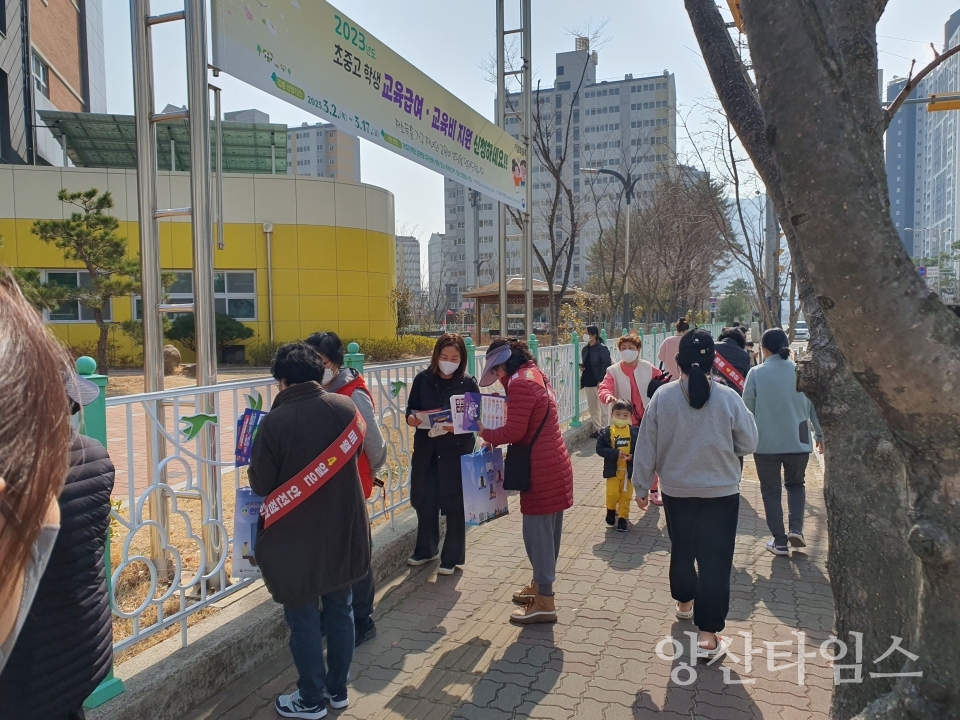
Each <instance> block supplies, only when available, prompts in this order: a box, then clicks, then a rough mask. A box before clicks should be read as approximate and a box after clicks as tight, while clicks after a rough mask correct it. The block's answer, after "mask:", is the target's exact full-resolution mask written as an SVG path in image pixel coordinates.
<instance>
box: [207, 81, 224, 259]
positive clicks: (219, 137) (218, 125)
mask: <svg viewBox="0 0 960 720" xmlns="http://www.w3.org/2000/svg"><path fill="white" fill-rule="evenodd" d="M210 88H211V89H212V90H213V114H214V116H215V119H214V133H215V135H216V137H215V138H214V145H215V147H216V149H217V184H216V187H215V193H216V202H215V205H216V212H217V250H223V248H224V242H223V113H222V112H221V111H220V88H218V87H217V86H216V85H211V86H210Z"/></svg>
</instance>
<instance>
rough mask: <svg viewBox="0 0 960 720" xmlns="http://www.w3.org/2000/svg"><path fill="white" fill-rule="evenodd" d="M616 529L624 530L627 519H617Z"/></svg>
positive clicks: (625, 529)
mask: <svg viewBox="0 0 960 720" xmlns="http://www.w3.org/2000/svg"><path fill="white" fill-rule="evenodd" d="M617 530H619V531H620V532H626V531H627V519H626V518H620V519H619V520H617Z"/></svg>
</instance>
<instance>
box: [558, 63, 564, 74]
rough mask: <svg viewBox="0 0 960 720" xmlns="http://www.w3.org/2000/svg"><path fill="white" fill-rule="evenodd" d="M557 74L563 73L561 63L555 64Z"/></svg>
mask: <svg viewBox="0 0 960 720" xmlns="http://www.w3.org/2000/svg"><path fill="white" fill-rule="evenodd" d="M557 75H558V76H559V75H563V65H557Z"/></svg>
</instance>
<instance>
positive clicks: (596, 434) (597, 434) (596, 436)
mask: <svg viewBox="0 0 960 720" xmlns="http://www.w3.org/2000/svg"><path fill="white" fill-rule="evenodd" d="M590 437H592V438H593V439H597V438H598V437H600V431H599V430H594V431H593V432H592V433H590Z"/></svg>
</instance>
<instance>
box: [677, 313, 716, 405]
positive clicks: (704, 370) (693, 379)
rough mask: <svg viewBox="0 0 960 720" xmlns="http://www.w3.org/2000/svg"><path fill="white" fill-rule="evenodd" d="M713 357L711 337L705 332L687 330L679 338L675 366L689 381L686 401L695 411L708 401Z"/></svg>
mask: <svg viewBox="0 0 960 720" xmlns="http://www.w3.org/2000/svg"><path fill="white" fill-rule="evenodd" d="M714 356H715V351H714V349H713V336H712V335H710V333H709V332H707V331H706V330H702V329H698V330H688V331H687V332H686V333H684V335H683V337H682V338H680V347H679V350H678V352H677V365H679V366H680V371H681V372H682V373H683V374H684V375H686V376H687V378H688V379H689V382H688V383H687V385H688V388H689V389H688V392H687V401H688V402H689V403H690V407H692V408H695V409H697V410H699V409H700V408H702V407H703V406H704V405H706V404H707V400H709V399H710V392H711V390H712V389H713V384H712V382H711V380H710V373H711V372H712V371H713V359H714ZM681 387H682V386H681Z"/></svg>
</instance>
